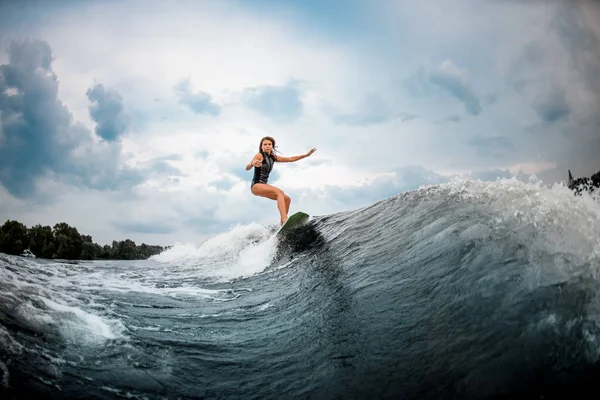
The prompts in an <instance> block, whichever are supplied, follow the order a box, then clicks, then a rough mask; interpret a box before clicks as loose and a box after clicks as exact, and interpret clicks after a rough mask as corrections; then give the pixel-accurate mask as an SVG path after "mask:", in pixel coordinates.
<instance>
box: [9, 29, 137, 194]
mask: <svg viewBox="0 0 600 400" xmlns="http://www.w3.org/2000/svg"><path fill="white" fill-rule="evenodd" d="M8 53H9V62H8V64H4V65H0V125H1V126H2V141H1V142H0V182H1V183H2V185H3V186H4V187H5V188H6V189H7V190H8V191H9V192H10V193H11V194H12V195H13V196H16V197H20V198H25V197H29V196H32V195H33V194H34V193H35V192H36V180H37V179H38V178H40V177H42V176H44V175H46V174H48V173H53V174H54V177H55V178H58V179H62V180H65V181H67V182H69V183H72V184H84V185H87V186H89V187H92V188H96V189H114V188H117V187H123V186H126V185H135V184H137V183H139V182H141V181H142V180H143V176H142V175H141V174H140V173H139V172H138V171H135V170H132V169H130V168H119V167H118V165H119V155H120V152H121V147H120V144H118V143H116V142H112V143H111V142H104V144H102V145H100V146H95V145H94V143H93V140H92V134H91V132H90V131H89V130H88V129H87V128H86V127H84V126H83V125H81V124H77V123H73V121H72V116H71V113H70V112H69V110H68V109H67V107H66V106H65V105H64V104H63V103H62V102H61V101H60V100H59V99H58V98H57V93H58V78H57V76H56V74H55V73H54V71H53V70H52V66H51V64H52V51H51V49H50V46H49V45H48V44H47V43H46V42H44V41H40V40H34V41H12V42H11V43H10V46H9V48H8ZM96 95H97V93H96ZM105 100H106V99H105V98H100V102H101V103H102V104H104V105H106V104H107V103H106V102H105ZM102 109H103V110H104V111H105V112H101V113H100V114H99V115H100V116H98V119H99V120H100V121H104V118H106V117H107V116H108V115H116V116H117V117H118V116H119V115H121V114H119V113H117V114H114V113H112V112H106V110H107V109H108V110H111V108H110V107H108V108H102ZM104 126H106V125H104ZM102 132H105V133H103V134H105V135H106V136H108V137H111V136H110V135H111V134H114V133H117V134H120V133H119V131H118V130H115V131H112V133H110V132H111V131H110V130H103V131H102Z"/></svg>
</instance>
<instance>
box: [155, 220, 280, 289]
mask: <svg viewBox="0 0 600 400" xmlns="http://www.w3.org/2000/svg"><path fill="white" fill-rule="evenodd" d="M276 249H277V238H276V237H275V236H274V234H273V232H271V231H270V230H269V229H267V228H265V227H264V226H262V225H259V224H256V223H251V224H248V225H239V224H238V225H236V226H234V227H233V228H232V229H231V230H230V231H227V232H224V233H222V234H219V235H216V236H214V237H212V238H210V239H208V240H206V241H205V242H203V243H201V244H199V245H193V244H189V243H188V244H176V245H174V246H173V247H172V248H170V249H169V250H167V251H165V252H163V253H161V254H159V255H156V256H153V257H152V258H151V259H152V260H153V261H156V262H159V263H164V264H169V265H170V267H171V268H176V269H177V270H179V272H183V271H185V272H186V273H192V274H195V275H196V276H200V277H213V278H220V279H225V280H227V279H233V278H239V277H248V276H251V275H254V274H257V273H260V272H262V271H263V270H264V269H265V268H266V267H267V266H268V265H269V263H270V261H271V260H272V258H273V255H274V254H275V251H276ZM171 271H173V270H171Z"/></svg>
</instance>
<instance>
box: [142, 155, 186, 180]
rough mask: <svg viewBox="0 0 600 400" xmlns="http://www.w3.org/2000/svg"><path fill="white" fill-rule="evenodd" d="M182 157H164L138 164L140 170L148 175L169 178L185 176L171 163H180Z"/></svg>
mask: <svg viewBox="0 0 600 400" xmlns="http://www.w3.org/2000/svg"><path fill="white" fill-rule="evenodd" d="M180 160H181V156H180V155H178V154H171V155H168V156H163V157H156V158H153V159H151V160H148V161H144V162H138V163H137V164H138V165H139V168H140V169H142V170H144V171H145V172H146V173H148V174H156V175H167V176H175V177H179V176H185V174H184V173H183V172H182V171H181V170H180V169H178V168H176V167H174V166H172V165H171V164H170V163H169V161H180Z"/></svg>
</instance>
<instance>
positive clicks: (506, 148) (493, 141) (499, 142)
mask: <svg viewBox="0 0 600 400" xmlns="http://www.w3.org/2000/svg"><path fill="white" fill-rule="evenodd" d="M468 143H469V144H470V145H472V146H475V147H476V148H477V151H478V152H479V154H480V155H482V156H484V157H494V158H505V157H506V156H507V154H512V153H514V151H515V150H516V148H515V145H514V143H513V141H512V140H511V139H510V138H507V137H503V136H496V137H483V136H475V137H473V138H471V139H470V140H469V141H468Z"/></svg>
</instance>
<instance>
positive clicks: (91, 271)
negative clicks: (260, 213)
mask: <svg viewBox="0 0 600 400" xmlns="http://www.w3.org/2000/svg"><path fill="white" fill-rule="evenodd" d="M305 211H308V212H310V210H305ZM599 267H600V204H598V202H597V201H596V200H594V199H592V198H590V197H589V196H581V197H580V196H577V197H575V196H573V193H572V192H571V191H569V190H568V189H566V188H564V187H560V186H558V187H553V188H547V187H544V186H543V185H541V184H534V183H528V184H525V183H521V182H518V181H513V180H505V181H498V182H493V183H489V182H488V183H482V182H455V183H450V184H446V185H442V186H432V187H427V188H421V189H419V190H416V191H412V192H408V193H402V194H399V195H397V196H395V197H393V198H390V199H386V200H384V201H381V202H379V203H376V204H373V205H372V206H370V207H366V208H363V209H359V210H355V211H352V212H345V213H339V214H334V215H326V216H315V217H313V219H312V220H311V221H310V222H309V223H308V224H307V225H305V226H303V227H301V228H299V229H297V230H296V231H295V232H294V234H293V235H291V236H290V237H288V238H285V239H278V238H277V237H275V236H274V227H262V226H259V225H255V224H252V225H248V226H238V227H236V228H234V229H233V230H232V231H230V232H224V233H222V234H220V235H217V236H215V237H213V238H211V239H210V240H208V241H206V242H204V243H202V244H198V245H191V244H188V245H176V246H174V247H173V248H172V249H170V250H168V251H167V252H165V253H163V254H161V255H159V256H156V257H154V258H153V259H151V260H146V261H136V262H100V261H96V262H81V263H79V264H78V265H70V264H61V263H53V262H50V261H45V260H30V259H23V258H19V257H12V256H6V255H0V378H1V379H0V387H1V390H2V392H1V394H2V396H1V398H2V399H4V398H6V399H21V398H30V397H31V396H33V397H36V398H45V399H66V398H68V399H121V398H134V399H194V398H220V399H230V398H231V399H239V398H244V399H265V398H267V399H271V398H273V399H281V398H286V399H297V398H300V399H313V398H314V399H346V398H355V399H373V398H394V399H396V398H402V399H423V398H435V399H438V398H461V399H488V398H515V397H516V396H528V397H529V398H562V397H564V396H576V395H577V394H578V393H582V392H583V391H584V390H587V389H592V390H595V384H594V383H595V382H596V379H597V377H598V376H599V372H600V363H599V362H598V361H599V355H600V330H599V324H598V321H599V317H600V298H599V296H598V293H600V281H599V278H598V268H599Z"/></svg>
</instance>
